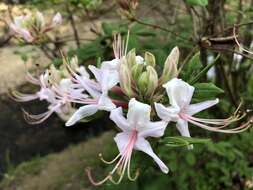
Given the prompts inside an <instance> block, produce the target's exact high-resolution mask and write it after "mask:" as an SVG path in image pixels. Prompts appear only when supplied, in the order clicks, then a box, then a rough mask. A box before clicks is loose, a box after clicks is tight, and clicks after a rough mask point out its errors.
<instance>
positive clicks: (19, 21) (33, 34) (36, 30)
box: [9, 11, 62, 43]
mask: <svg viewBox="0 0 253 190" xmlns="http://www.w3.org/2000/svg"><path fill="white" fill-rule="evenodd" d="M61 23H62V16H61V14H60V13H56V14H55V16H54V17H53V18H52V20H51V22H49V23H46V21H45V18H44V16H43V14H42V13H41V12H39V11H37V12H34V13H30V14H27V15H22V16H17V17H14V19H13V22H11V23H10V24H9V27H10V29H11V31H12V33H13V35H14V36H15V37H16V38H18V39H20V40H22V41H24V42H26V43H36V42H38V41H41V40H42V39H43V38H45V34H46V33H47V32H49V31H51V30H52V29H54V28H55V27H57V26H59V25H60V24H61Z"/></svg>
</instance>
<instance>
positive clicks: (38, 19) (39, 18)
mask: <svg viewBox="0 0 253 190" xmlns="http://www.w3.org/2000/svg"><path fill="white" fill-rule="evenodd" d="M35 24H36V26H37V27H38V28H39V29H41V28H43V27H44V26H45V19H44V16H43V14H42V13H41V12H39V11H37V12H36V14H35Z"/></svg>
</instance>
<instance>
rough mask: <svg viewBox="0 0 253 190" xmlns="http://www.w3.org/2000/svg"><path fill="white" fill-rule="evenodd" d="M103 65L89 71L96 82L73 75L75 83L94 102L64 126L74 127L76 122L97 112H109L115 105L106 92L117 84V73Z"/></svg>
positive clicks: (78, 111)
mask: <svg viewBox="0 0 253 190" xmlns="http://www.w3.org/2000/svg"><path fill="white" fill-rule="evenodd" d="M109 64H110V63H109V62H108V65H107V64H106V63H104V64H103V65H102V66H101V68H100V69H99V68H96V67H95V66H93V65H90V66H89V69H90V70H91V72H92V73H93V75H94V76H95V78H96V81H97V82H94V81H91V80H90V79H88V77H87V76H86V77H81V76H79V75H77V74H74V75H75V79H76V80H75V79H74V80H75V81H76V82H77V83H79V84H81V85H82V86H83V87H84V89H85V90H86V91H87V92H88V93H89V94H90V95H91V96H93V98H94V102H91V103H90V104H88V105H84V106H82V107H80V108H79V109H78V110H77V111H76V112H75V113H74V114H73V115H72V117H71V118H70V119H69V120H68V121H67V123H66V126H71V125H74V124H75V123H76V122H77V121H79V120H81V119H83V118H85V117H88V116H91V115H93V114H95V113H96V112H97V111H98V110H104V111H111V110H112V109H115V108H116V105H115V104H114V103H113V101H112V100H111V99H110V98H109V97H108V91H109V90H110V89H111V88H113V87H114V86H116V85H117V83H118V82H119V76H118V71H117V70H116V69H113V68H112V67H110V65H109Z"/></svg>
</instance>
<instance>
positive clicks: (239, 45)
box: [233, 27, 253, 55]
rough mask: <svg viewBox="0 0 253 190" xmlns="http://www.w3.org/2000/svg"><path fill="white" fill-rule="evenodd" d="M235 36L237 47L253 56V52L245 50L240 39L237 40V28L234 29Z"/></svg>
mask: <svg viewBox="0 0 253 190" xmlns="http://www.w3.org/2000/svg"><path fill="white" fill-rule="evenodd" d="M233 35H234V39H235V43H236V44H237V46H238V47H239V49H241V50H243V51H245V52H247V53H248V54H251V55H253V52H252V51H250V50H247V49H245V48H243V47H242V45H241V44H240V42H239V41H238V39H237V37H236V34H235V27H234V28H233Z"/></svg>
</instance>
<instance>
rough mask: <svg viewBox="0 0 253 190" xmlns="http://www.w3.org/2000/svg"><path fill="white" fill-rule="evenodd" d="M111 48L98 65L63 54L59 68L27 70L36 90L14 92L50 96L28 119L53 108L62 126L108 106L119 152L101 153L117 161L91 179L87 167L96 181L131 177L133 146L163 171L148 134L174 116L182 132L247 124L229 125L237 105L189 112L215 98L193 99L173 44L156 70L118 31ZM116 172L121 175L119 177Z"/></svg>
mask: <svg viewBox="0 0 253 190" xmlns="http://www.w3.org/2000/svg"><path fill="white" fill-rule="evenodd" d="M126 44H127V43H126ZM113 49H114V55H115V58H114V59H113V60H111V61H104V62H102V63H101V65H100V66H99V67H96V66H94V65H89V66H88V69H87V68H85V67H84V66H79V64H78V59H77V57H73V58H72V59H70V60H69V59H67V58H63V62H64V64H63V66H62V68H60V69H56V68H55V67H53V66H51V67H50V68H49V69H48V70H46V71H45V72H44V73H43V74H42V75H41V76H40V77H39V78H35V77H33V76H32V75H31V74H28V75H27V79H28V81H29V82H31V83H33V84H35V85H37V86H39V90H38V91H37V92H36V93H35V94H23V93H19V92H13V97H14V98H15V100H17V101H23V102H24V101H32V100H35V99H39V100H46V101H47V102H48V104H49V105H48V110H47V111H46V112H44V113H41V114H38V115H32V114H29V113H27V112H26V111H24V113H25V118H26V119H27V121H28V122H30V123H32V124H37V123H41V122H43V121H45V120H46V119H47V118H48V117H49V116H50V115H52V114H53V113H56V114H58V115H59V116H60V117H61V118H62V119H63V120H65V121H66V126H72V125H74V124H75V123H76V122H80V121H82V120H84V119H86V120H88V119H91V118H92V117H93V116H94V115H96V113H97V112H98V111H101V110H102V111H107V112H110V119H111V120H112V121H113V122H114V123H115V125H116V126H117V127H118V129H119V130H120V131H121V132H119V133H118V134H117V135H116V136H115V138H114V141H115V142H116V144H117V147H118V150H119V154H118V155H117V156H116V157H115V158H114V159H113V160H112V161H106V160H105V159H104V158H103V156H102V154H101V155H100V158H101V160H102V161H103V162H104V163H106V164H113V163H115V162H116V164H115V166H114V168H113V169H112V171H111V172H110V173H109V174H108V175H107V176H106V177H105V178H104V179H103V180H101V181H98V182H97V181H95V180H94V179H93V177H92V175H91V170H90V169H87V174H88V177H89V179H90V181H91V182H92V183H93V184H94V185H101V184H103V183H104V182H106V181H108V180H109V181H111V182H113V183H115V184H118V183H120V182H121V180H122V179H123V177H124V175H125V173H127V176H128V178H129V180H135V179H136V178H137V177H138V175H139V171H138V170H137V171H136V173H135V175H134V176H132V175H131V157H132V153H133V150H138V151H142V152H144V153H146V154H147V155H149V156H150V157H151V158H152V159H153V160H154V162H155V163H156V164H157V165H158V166H159V168H160V169H161V171H162V172H163V173H168V172H169V169H168V167H167V166H166V164H165V163H164V162H163V161H162V160H161V159H160V158H159V157H158V156H157V155H156V154H155V153H154V151H153V149H152V147H151V145H150V143H149V142H148V140H147V138H148V137H153V138H162V137H163V135H164V133H165V130H166V129H168V130H169V128H168V126H170V125H171V123H173V122H175V123H176V128H177V129H178V131H179V133H180V134H181V135H182V136H185V137H190V132H189V128H188V123H191V124H193V125H194V126H197V127H200V128H203V129H206V130H210V131H214V132H223V133H238V132H242V131H244V130H246V129H247V128H248V127H249V125H248V124H247V125H241V126H239V127H235V128H231V127H230V128H227V127H228V126H229V125H230V124H232V123H233V122H235V121H238V120H239V119H240V118H241V116H240V115H239V113H238V112H237V111H236V112H235V113H234V114H233V115H232V116H231V117H229V118H226V119H206V118H199V117H195V116H193V115H195V114H197V113H198V112H200V111H202V110H205V109H208V108H210V107H212V106H214V105H216V104H217V103H218V102H219V100H218V99H214V100H208V101H204V102H200V103H194V104H191V100H192V97H193V94H194V89H195V88H194V87H193V86H191V85H190V84H188V83H186V82H185V81H183V80H182V79H180V78H179V77H178V76H179V71H178V60H179V49H178V48H177V47H175V48H173V50H172V51H171V53H170V54H169V56H168V57H167V59H166V61H165V64H164V68H163V71H162V73H161V75H160V76H159V75H158V73H157V71H156V69H155V66H156V60H155V57H154V55H153V54H151V53H149V52H146V53H145V54H144V57H142V56H140V55H136V53H135V50H134V49H133V50H131V51H129V52H127V47H125V46H124V41H122V40H121V37H120V36H116V37H115V42H114V44H113ZM188 148H193V147H192V146H189V147H188ZM115 175H119V176H118V179H117V180H115V178H114V177H115Z"/></svg>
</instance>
